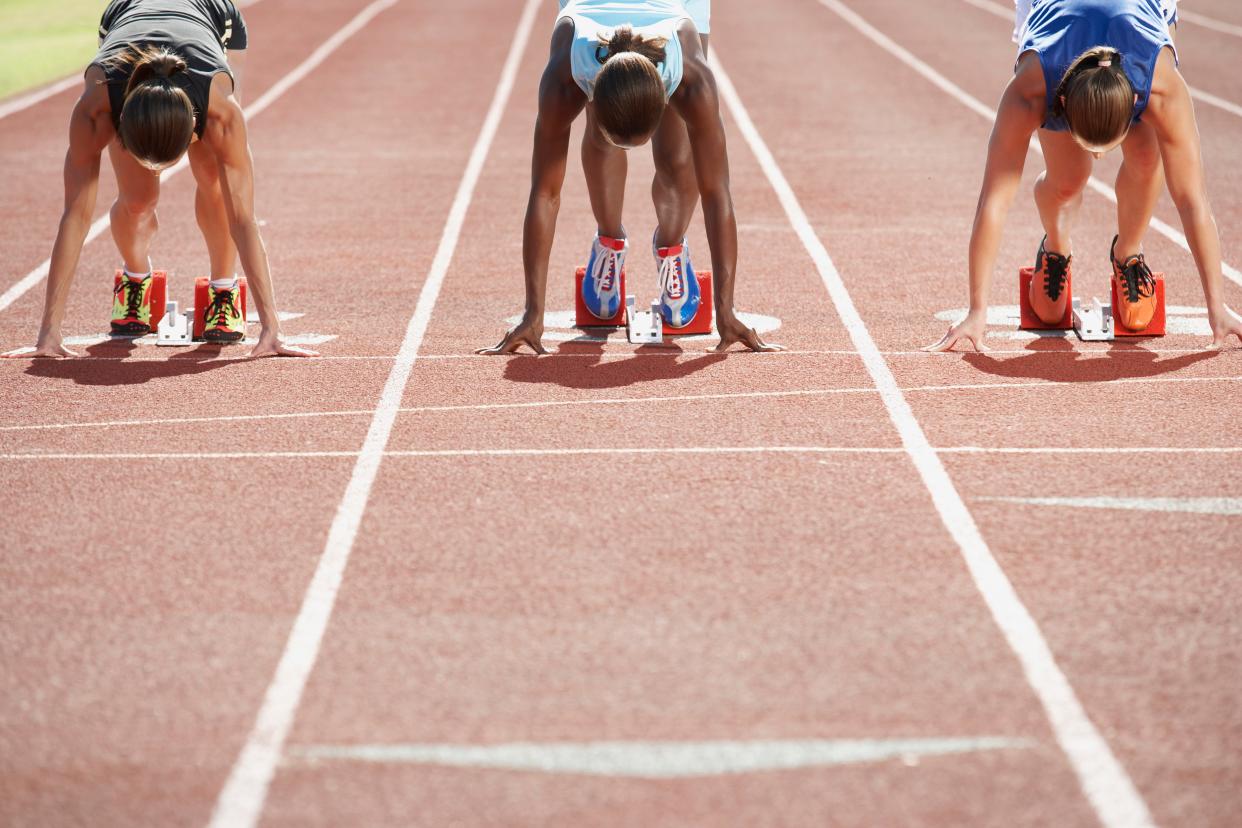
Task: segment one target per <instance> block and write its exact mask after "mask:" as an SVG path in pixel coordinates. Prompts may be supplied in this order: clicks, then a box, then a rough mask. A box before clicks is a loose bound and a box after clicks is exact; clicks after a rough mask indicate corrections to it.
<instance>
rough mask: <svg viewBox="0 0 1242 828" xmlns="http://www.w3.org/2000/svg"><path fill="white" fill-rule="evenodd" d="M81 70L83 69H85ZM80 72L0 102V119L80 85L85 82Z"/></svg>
mask: <svg viewBox="0 0 1242 828" xmlns="http://www.w3.org/2000/svg"><path fill="white" fill-rule="evenodd" d="M83 71H85V69H84V70H83ZM82 74H83V73H82V72H78V73H77V74H76V75H69V76H68V77H64V78H61V79H60V80H58V81H55V82H53V83H50V84H48V85H47V86H44V87H43V88H41V89H36V90H35V91H33V92H27V93H26V94H24V95H18V96H17V97H14V98H9V99H8V100H7V101H5V102H4V103H0V119H4V118H7V117H9V116H10V115H14V114H16V113H18V112H21V111H22V110H23V109H29V108H30V107H32V106H34V105H35V104H37V103H42V102H43V101H46V100H47V99H48V98H51V97H54V96H56V95H59V94H60V93H61V92H68V91H69V90H70V89H73V88H74V87H75V86H82V85H83V84H84V83H85V82H86V81H85V80H84V79H83V77H82Z"/></svg>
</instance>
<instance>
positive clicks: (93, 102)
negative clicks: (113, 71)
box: [78, 64, 112, 118]
mask: <svg viewBox="0 0 1242 828" xmlns="http://www.w3.org/2000/svg"><path fill="white" fill-rule="evenodd" d="M107 81H108V78H107V76H106V75H105V74H104V70H103V69H102V68H101V67H99V66H96V65H94V64H91V65H90V66H88V67H86V72H85V73H84V74H83V76H82V95H81V97H79V98H78V107H79V108H81V109H82V110H83V111H84V112H86V113H87V114H88V115H90V116H91V117H92V118H94V117H98V116H100V115H109V114H111V113H112V102H111V101H110V100H109V99H108V83H107Z"/></svg>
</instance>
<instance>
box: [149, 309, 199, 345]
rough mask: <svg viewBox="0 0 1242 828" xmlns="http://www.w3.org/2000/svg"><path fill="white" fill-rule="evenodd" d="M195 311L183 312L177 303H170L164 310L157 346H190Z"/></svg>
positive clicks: (156, 336)
mask: <svg viewBox="0 0 1242 828" xmlns="http://www.w3.org/2000/svg"><path fill="white" fill-rule="evenodd" d="M193 316H194V311H193V310H188V311H185V312H181V311H180V309H179V308H178V307H177V303H176V302H175V301H173V302H169V303H168V304H167V305H166V306H165V309H164V317H163V318H162V319H161V320H160V324H159V327H157V328H156V333H155V344H156V345H190V344H192V343H193V341H194V340H193V338H192V337H191V336H190V331H191V330H192V329H193V327H194V322H193V320H192V317H193Z"/></svg>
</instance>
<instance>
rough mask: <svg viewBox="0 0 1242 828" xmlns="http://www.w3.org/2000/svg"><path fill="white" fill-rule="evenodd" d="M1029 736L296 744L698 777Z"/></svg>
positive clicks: (327, 750)
mask: <svg viewBox="0 0 1242 828" xmlns="http://www.w3.org/2000/svg"><path fill="white" fill-rule="evenodd" d="M1035 746H1036V743H1035V742H1033V741H1031V740H1028V739H1009V738H1002V737H997V736H984V737H976V738H968V739H960V738H959V739H947V738H946V739H831V740H829V739H805V740H765V741H713V742H511V743H507V744H498V745H454V744H439V745H437V744H422V745H420V744H404V745H402V744H386V745H385V744H381V745H307V746H302V747H290V749H289V754H290V756H289V758H290V759H292V760H295V761H299V762H302V763H317V762H376V763H403V764H416V765H439V766H446V767H458V768H492V769H499V770H516V771H533V772H536V773H552V774H574V775H580V776H605V777H611V778H630V779H698V778H703V777H710V776H724V775H730V774H743V773H762V772H765V771H781V770H795V769H798V768H815V767H831V766H835V765H857V764H866V763H874V762H884V761H887V760H892V759H897V760H900V761H902V762H904V763H905V764H908V765H914V764H918V760H919V758H921V757H925V756H926V757H932V756H950V755H954V754H964V753H976V752H979V751H991V750H1022V749H1027V748H1033V747H1035Z"/></svg>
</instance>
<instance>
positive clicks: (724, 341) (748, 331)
mask: <svg viewBox="0 0 1242 828" xmlns="http://www.w3.org/2000/svg"><path fill="white" fill-rule="evenodd" d="M716 331H717V333H719V334H720V344H718V345H717V346H716V347H715V348H712V349H711V350H712V351H715V352H716V353H721V352H723V351H727V350H729V346H730V345H732V344H733V343H734V342H740V343H742V344H743V345H745V346H746V347H747V348H750V349H751V350H752V351H783V350H785V346H783V345H776V344H768V343H766V342H764V341H763V340H762V339H760V338H759V334H758V333H756V332H755V329H754V328H748V327H747V326H746V325H745V324H743V323H742V320H740V319H738V318H737V316H736V315H735V314H733V313H729V314H728V315H727V316H726V315H724V314H720V315H719V318H717V320H716Z"/></svg>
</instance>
